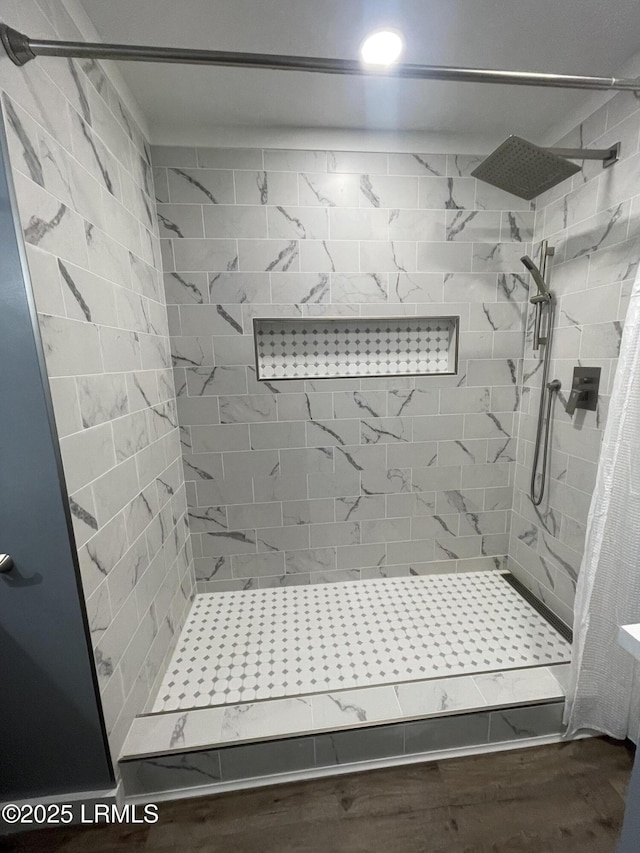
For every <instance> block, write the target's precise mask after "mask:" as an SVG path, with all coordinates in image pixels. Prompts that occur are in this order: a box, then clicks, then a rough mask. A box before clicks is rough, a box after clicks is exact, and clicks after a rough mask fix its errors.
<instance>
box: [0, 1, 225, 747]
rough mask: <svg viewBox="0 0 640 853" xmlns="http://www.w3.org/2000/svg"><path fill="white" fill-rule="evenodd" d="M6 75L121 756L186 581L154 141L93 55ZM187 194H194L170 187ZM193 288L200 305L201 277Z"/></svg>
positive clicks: (176, 622)
mask: <svg viewBox="0 0 640 853" xmlns="http://www.w3.org/2000/svg"><path fill="white" fill-rule="evenodd" d="M58 5H59V4H58ZM51 8H52V9H53V8H54V7H51ZM21 18H22V20H21V24H22V25H23V27H24V29H25V30H26V31H28V32H31V31H34V30H38V31H40V32H42V33H43V35H44V31H43V30H42V22H43V20H44V19H43V18H42V16H41V15H40V13H39V12H38V11H37V6H36V4H32V3H28V4H23V8H21ZM47 26H48V28H49V29H47V31H46V36H45V37H50V38H67V39H68V38H71V39H74V40H77V39H81V38H82V36H81V35H80V34H79V32H78V31H77V29H76V28H75V27H74V26H73V22H72V19H71V18H70V17H68V16H67V15H66V13H64V15H63V14H62V13H60V12H59V10H55V15H53V17H52V20H51V22H50V23H49V24H47ZM12 68H13V66H12ZM5 72H6V73H5V75H4V77H3V80H2V84H1V88H2V104H3V110H4V117H5V124H6V129H7V134H8V138H9V146H10V157H11V167H12V171H13V175H14V180H15V186H16V194H17V200H18V208H19V212H20V224H21V226H22V229H23V234H24V239H25V243H26V245H27V249H28V262H29V266H30V270H31V274H32V279H33V287H34V294H35V302H36V309H37V311H38V319H39V323H40V329H41V335H42V340H43V347H44V353H45V361H46V367H47V372H48V376H49V383H50V387H51V392H52V399H53V406H54V414H55V418H56V424H57V427H58V434H59V436H60V441H61V449H62V459H63V467H64V473H65V479H66V484H67V488H68V490H69V493H70V498H69V504H70V510H71V517H72V521H73V526H74V532H75V536H76V545H77V547H78V549H79V563H80V567H81V574H82V583H83V590H84V594H85V598H86V603H87V613H88V616H89V623H90V629H91V638H92V643H93V647H94V655H95V662H96V669H97V673H98V679H99V684H100V689H101V693H102V696H103V706H104V709H105V717H106V721H107V729H108V733H109V737H110V743H111V748H112V751H113V754H114V756H117V755H118V753H119V750H120V746H121V744H122V742H123V739H124V735H125V734H126V731H127V729H128V727H129V725H130V723H131V720H132V719H133V717H134V716H135V714H136V713H138V712H139V711H141V710H142V708H143V706H144V704H145V703H146V701H147V699H148V697H149V693H150V691H151V690H152V687H153V684H152V681H153V679H154V678H155V673H156V672H157V670H158V667H159V664H160V662H161V661H162V659H163V658H164V657H165V655H166V654H167V653H168V652H169V651H170V650H171V649H172V647H173V643H174V642H175V641H176V639H177V634H178V633H179V630H180V627H181V625H182V622H183V619H184V616H185V613H186V609H187V607H188V604H189V600H190V597H191V595H192V589H193V586H194V582H195V581H194V575H193V568H192V563H191V549H190V544H189V541H188V540H187V539H185V532H184V531H185V526H184V515H185V509H186V508H185V507H183V506H182V504H183V503H184V490H183V478H182V474H181V470H182V469H181V466H179V465H178V464H177V462H178V456H179V450H178V444H177V442H175V441H174V440H173V435H174V434H177V420H176V415H175V392H174V390H173V383H172V381H171V378H170V376H168V372H167V367H168V366H169V362H168V355H169V341H168V321H167V308H166V305H165V299H164V293H163V291H162V288H161V286H160V268H159V263H160V258H159V253H158V252H159V242H158V238H157V234H158V230H157V223H156V214H155V203H154V197H155V195H154V189H153V183H152V176H151V164H150V162H149V147H148V144H147V143H146V140H145V139H144V135H143V133H142V131H141V130H140V129H139V128H138V127H137V125H136V123H135V121H134V119H133V118H132V116H131V115H130V113H129V111H128V110H127V109H126V108H125V107H124V106H123V104H122V102H121V100H120V97H119V96H118V94H117V92H116V89H115V88H114V87H113V86H112V84H111V83H110V81H109V79H108V72H105V71H103V69H102V68H101V67H100V66H99V65H98V63H96V62H93V61H78V62H76V61H69V62H66V61H62V60H54V61H51V62H48V61H47V62H45V61H43V62H42V63H32V64H30V65H29V66H28V67H24V68H21V69H17V68H15V69H13V70H10V69H9V68H8V67H5ZM184 159H185V162H183V163H175V164H172V166H173V165H175V169H176V170H178V169H181V168H183V169H184V170H186V169H191V170H193V171H194V172H196V173H199V172H200V171H202V172H204V175H203V176H202V181H201V182H200V183H202V184H203V186H205V187H209V188H210V190H211V192H212V194H213V192H214V191H215V192H216V193H218V194H219V196H220V199H219V201H220V202H224V201H228V202H229V203H231V204H233V203H234V202H235V195H234V188H233V173H232V172H223V177H220V176H219V175H218V174H217V173H214V174H211V173H210V172H209V171H208V170H207V169H206V168H205V167H203V168H202V169H201V170H200V169H198V164H197V160H196V157H195V152H194V153H193V156H191V155H187V156H186V157H185V158H184ZM157 176H158V193H159V197H160V199H161V200H162V202H163V204H165V205H166V206H167V207H165V209H164V215H165V220H166V222H167V223H171V224H173V225H174V226H176V227H177V228H179V229H180V230H184V231H187V232H188V233H189V234H191V233H194V234H195V236H197V237H203V236H204V226H202V229H201V230H200V231H198V230H197V227H196V223H197V222H198V217H197V216H195V215H193V214H194V211H193V210H192V209H191V208H190V207H189V206H188V205H185V206H184V207H183V208H181V210H180V211H178V210H177V209H176V207H177V205H175V203H176V202H177V203H178V204H180V203H181V202H183V201H184V202H192V203H193V204H194V206H198V207H197V210H198V213H199V221H200V223H202V214H201V207H199V205H200V204H201V203H202V202H201V198H200V197H201V196H202V195H203V193H202V190H200V189H198V188H197V186H196V183H192V182H190V181H189V180H187V179H186V178H185V177H184V176H180V175H178V174H177V171H176V172H173V171H172V172H171V177H169V173H168V171H167V169H166V168H164V167H161V169H160V171H159V172H158V174H157ZM224 176H227V180H226V183H225V177H224ZM185 187H189V188H192V190H193V192H194V196H195V197H194V198H187V197H185V196H184V195H183V196H181V195H180V193H181V192H186V190H185V189H184V188H185ZM225 192H226V195H225ZM172 193H175V196H176V197H175V198H172V197H171V194H172ZM208 200H209V199H208ZM168 227H169V231H170V233H172V234H173V233H175V232H173V231H171V228H170V226H168ZM234 246H235V241H234ZM205 269H206V270H208V268H205ZM178 286H179V284H178V283H177V284H176V288H177V287H178ZM183 289H184V288H183ZM202 289H203V292H204V294H205V296H204V297H203V299H206V301H207V302H208V282H207V280H206V277H205V281H204V283H203V285H202ZM211 360H212V359H211ZM156 478H158V479H156ZM160 483H166V484H169V485H170V487H171V492H172V495H171V496H167V494H168V493H167V492H166V490H165V487H164V486H160V485H159V484H160ZM161 490H162V493H163V495H165V496H164V497H163V498H162V499H161V498H160V493H161Z"/></svg>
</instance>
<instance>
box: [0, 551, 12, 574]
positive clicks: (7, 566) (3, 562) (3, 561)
mask: <svg viewBox="0 0 640 853" xmlns="http://www.w3.org/2000/svg"><path fill="white" fill-rule="evenodd" d="M13 566H14V562H13V560H12V559H11V557H10V556H9V555H8V554H0V573H2V572H10V571H11V569H12V568H13Z"/></svg>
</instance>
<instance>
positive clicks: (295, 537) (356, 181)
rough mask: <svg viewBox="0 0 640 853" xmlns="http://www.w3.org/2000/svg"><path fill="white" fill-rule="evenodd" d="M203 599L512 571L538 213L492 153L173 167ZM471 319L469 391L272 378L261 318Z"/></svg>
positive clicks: (464, 352) (234, 157)
mask: <svg viewBox="0 0 640 853" xmlns="http://www.w3.org/2000/svg"><path fill="white" fill-rule="evenodd" d="M152 159H153V164H154V167H155V170H154V180H155V188H156V196H157V202H158V206H157V212H158V219H159V227H160V237H161V244H162V253H163V268H164V282H165V292H166V299H167V304H168V312H169V329H170V334H171V347H172V356H173V364H174V373H175V382H176V389H177V395H178V396H177V405H178V419H179V423H180V428H181V438H182V448H183V459H184V466H185V476H186V481H187V501H188V505H189V517H190V524H191V532H192V542H193V548H194V555H195V568H196V577H197V580H198V589H200V590H203V591H204V590H206V591H215V590H229V589H252V588H256V587H272V586H288V585H291V584H301V583H303V584H304V583H322V582H329V581H353V580H360V579H368V578H377V577H390V576H405V575H410V574H423V573H429V572H450V571H456V570H458V569H459V570H462V571H468V570H473V569H476V568H477V569H487V568H489V569H493V568H499V567H501V566H502V565H503V562H504V558H505V555H506V553H507V549H508V534H509V520H510V511H511V506H512V492H513V472H514V465H515V458H516V456H515V439H514V414H515V412H516V409H517V407H518V403H519V397H518V388H519V382H520V367H521V360H522V355H523V337H524V324H523V316H524V313H525V302H526V299H527V293H528V277H527V276H525V275H523V269H522V265H521V264H520V261H519V258H520V256H521V255H522V254H523V253H524V252H525V251H527V249H528V244H529V242H530V241H531V239H532V230H533V217H534V214H533V212H532V211H531V210H530V206H529V204H528V203H526V202H523V201H521V200H520V199H517V198H515V197H513V196H510V195H507V194H505V193H502V192H500V191H498V190H495V189H493V188H491V187H489V186H487V185H483V184H480V183H478V182H476V181H475V179H473V178H472V177H470V172H471V170H472V169H473V168H474V167H475V165H477V163H478V162H479V161H480V159H481V158H479V157H470V156H455V155H438V154H424V155H412V154H395V153H354V152H350V153H345V152H334V151H300V150H296V151H289V150H259V149H239V150H225V149H207V148H204V149H202V148H200V149H195V148H186V147H157V148H154V149H153V154H152ZM420 314H426V315H431V316H438V315H442V314H454V315H459V316H460V324H461V326H460V328H461V332H460V369H459V373H458V375H457V376H453V377H437V376H421V377H417V378H408V377H403V378H395V379H393V378H381V379H376V378H364V379H340V380H317V381H298V380H294V381H288V382H287V381H278V382H267V383H265V382H258V381H257V380H256V376H255V365H254V349H253V339H252V320H253V318H254V317H256V316H263V317H265V316H266V317H269V316H271V317H304V316H346V317H363V318H366V317H370V316H376V315H381V316H385V317H390V316H404V315H409V316H413V315H420Z"/></svg>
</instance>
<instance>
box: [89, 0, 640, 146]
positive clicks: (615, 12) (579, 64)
mask: <svg viewBox="0 0 640 853" xmlns="http://www.w3.org/2000/svg"><path fill="white" fill-rule="evenodd" d="M82 5H83V6H84V8H85V10H86V12H87V14H88V15H89V17H90V18H91V19H92V21H93V22H94V24H95V26H96V28H97V29H98V31H99V33H100V35H101V37H102V39H103V40H104V41H110V42H124V43H139V44H159V45H167V46H181V47H199V48H211V49H214V50H234V51H248V52H256V53H280V54H287V53H289V54H304V55H309V56H328V57H341V58H357V55H358V48H359V45H360V43H361V41H362V39H363V37H364V36H365V35H367V34H368V33H369V32H371V31H372V30H374V29H377V28H380V27H382V26H389V25H391V26H394V27H395V28H397V29H399V30H401V31H402V32H403V33H404V35H405V41H406V49H405V53H404V60H405V61H407V62H413V63H423V64H441V65H464V66H478V67H491V68H504V69H509V70H529V71H554V72H559V73H570V74H590V75H605V76H606V75H612V74H615V73H616V72H617V71H618V69H619V68H620V66H622V65H623V63H624V62H625V61H626V60H628V59H629V57H630V56H632V55H633V54H634V53H635V52H636V51H637V50H638V48H639V47H640V44H639V40H638V34H639V33H640V3H638V0H609V2H606V0H535V2H525V0H520V2H517V0H516V2H514V0H384V1H383V0H133V2H132V0H109V2H108V3H106V2H104V0H82ZM119 65H120V69H121V72H122V74H123V76H124V77H125V79H126V81H127V83H128V84H129V86H130V88H131V90H132V92H133V94H134V96H135V97H136V99H137V100H138V102H139V104H140V106H141V108H142V110H143V112H144V113H145V114H146V116H147V118H148V121H149V127H150V129H151V135H152V139H153V141H155V142H164V143H170V142H181V143H185V142H189V141H191V142H193V143H194V144H203V139H204V138H206V136H207V133H210V132H212V131H213V130H215V129H216V128H229V127H242V128H245V129H247V130H250V129H251V128H253V129H255V128H338V129H342V130H354V129H357V130H361V129H367V130H372V129H376V130H384V131H403V132H404V131H421V132H430V133H442V134H448V135H451V136H454V135H455V136H459V135H470V136H472V137H475V138H478V139H483V140H485V141H486V140H495V141H498V140H500V139H502V138H504V137H505V136H506V135H507V134H509V133H518V134H520V135H523V136H526V137H528V138H530V139H532V140H533V141H542V140H543V138H544V136H545V134H546V132H547V131H548V130H549V128H550V127H553V126H554V125H556V124H557V123H558V122H560V121H561V120H562V118H563V116H565V115H566V114H567V112H569V111H572V110H575V109H577V108H578V107H579V106H580V104H581V102H583V101H584V100H585V98H586V97H588V96H589V93H585V92H581V91H571V90H554V89H533V88H528V87H514V86H489V85H478V84H468V83H443V82H437V81H419V80H393V79H382V78H377V79H372V78H363V77H338V76H330V75H320V74H308V73H299V72H281V71H261V70H252V69H228V68H214V67H196V66H179V65H160V64H147V63H133V62H130V63H119Z"/></svg>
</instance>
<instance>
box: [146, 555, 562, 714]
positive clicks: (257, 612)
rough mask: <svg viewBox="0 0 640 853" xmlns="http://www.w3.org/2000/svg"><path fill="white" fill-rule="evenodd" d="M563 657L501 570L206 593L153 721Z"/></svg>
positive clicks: (552, 634) (556, 639) (556, 637)
mask: <svg viewBox="0 0 640 853" xmlns="http://www.w3.org/2000/svg"><path fill="white" fill-rule="evenodd" d="M570 656H571V647H570V645H569V643H568V642H567V641H566V640H565V639H564V638H563V637H562V636H561V635H560V634H559V633H558V632H557V631H556V630H555V629H554V628H553V627H552V626H551V625H550V624H549V623H548V622H547V621H546V619H544V617H543V616H541V615H540V614H539V613H537V611H536V610H534V608H533V607H532V606H531V605H530V604H529V603H528V602H527V601H526V600H525V599H524V598H523V597H522V596H521V595H520V594H519V593H518V592H517V590H515V589H514V588H513V587H511V586H510V585H509V584H508V583H507V582H506V581H505V580H504V578H503V576H502V575H501V574H499V573H497V572H468V573H465V574H443V575H428V576H424V577H411V578H387V579H383V580H371V581H359V582H354V583H340V584H316V585H310V586H298V587H289V588H285V589H263V590H251V591H244V592H224V593H201V594H199V595H197V596H196V598H195V600H194V603H193V606H192V608H191V611H190V614H189V617H188V619H187V622H186V624H185V626H184V628H183V630H182V633H181V635H180V638H179V640H178V644H177V646H176V650H175V652H174V654H173V657H172V659H171V661H170V663H169V666H168V668H167V672H166V674H165V677H164V679H163V681H162V684H161V685H160V689H159V691H158V694H157V697H156V699H155V702H154V704H153V707H152V713H158V712H163V711H176V710H182V709H189V708H202V707H206V706H210V705H226V704H233V703H236V702H253V701H255V700H259V699H275V698H279V697H288V696H300V695H303V694H309V693H324V692H328V691H332V690H345V689H347V688H358V687H367V686H375V685H382V684H397V683H398V682H403V681H418V680H424V679H428V678H442V677H447V676H451V675H469V674H475V673H480V672H493V671H497V670H506V669H518V668H522V667H531V666H549V665H552V664H558V663H565V662H568V661H569V660H570Z"/></svg>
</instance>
